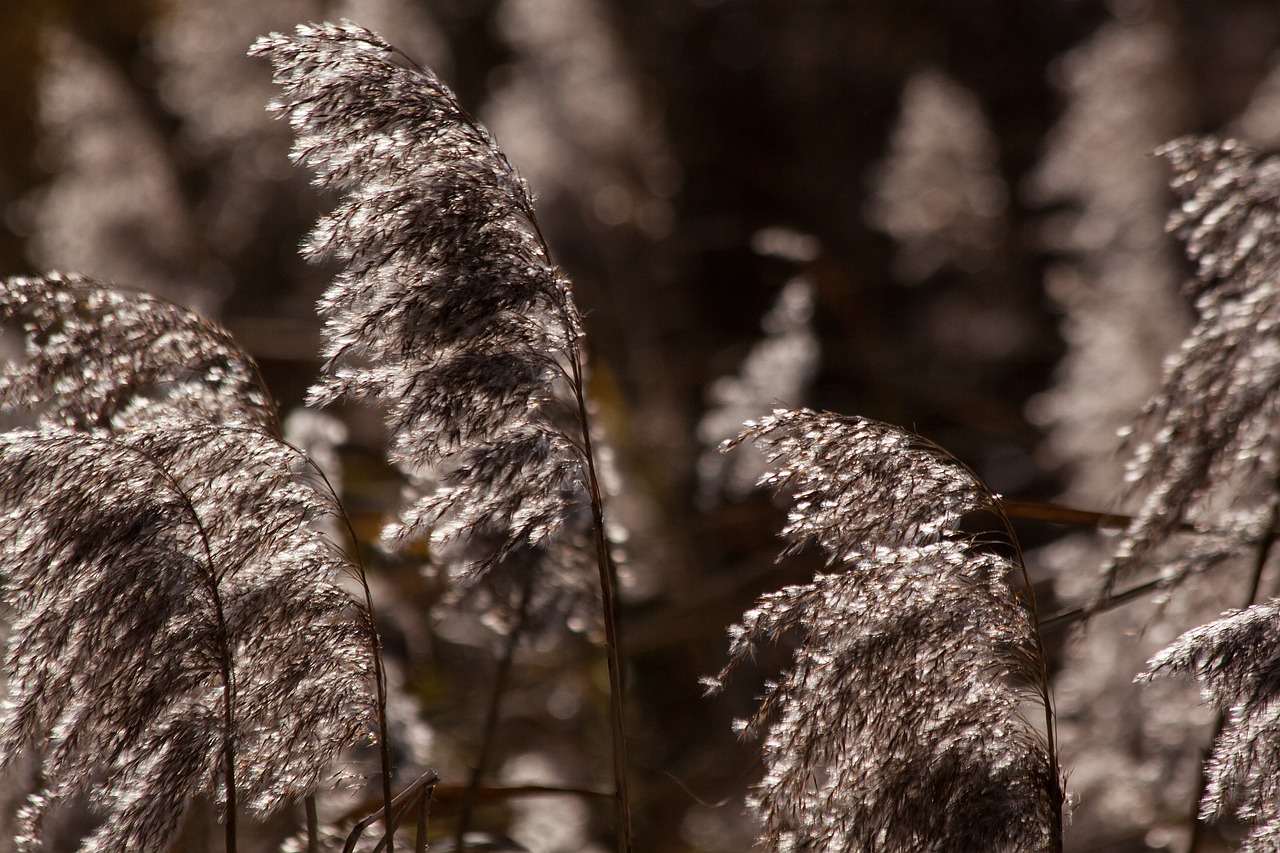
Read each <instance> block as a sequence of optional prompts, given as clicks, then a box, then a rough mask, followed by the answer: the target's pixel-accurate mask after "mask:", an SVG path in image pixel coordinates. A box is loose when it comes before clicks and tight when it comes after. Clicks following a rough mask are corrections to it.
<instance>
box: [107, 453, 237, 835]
mask: <svg viewBox="0 0 1280 853" xmlns="http://www.w3.org/2000/svg"><path fill="white" fill-rule="evenodd" d="M122 446H124V447H126V448H127V449H128V450H129V451H130V452H132V453H134V454H136V455H138V456H141V457H142V458H143V459H144V460H146V462H147V464H148V465H150V466H152V467H153V468H154V469H155V470H156V472H157V473H158V474H159V475H160V477H161V478H162V479H163V480H164V481H165V482H166V483H167V484H168V485H169V486H170V487H171V488H172V489H173V491H174V492H175V493H176V494H177V495H178V497H180V498H181V499H182V503H183V506H185V507H186V510H187V512H188V513H189V514H190V516H191V521H192V523H194V524H195V527H196V532H197V533H199V535H200V543H201V546H202V547H203V549H204V554H205V562H206V564H207V565H208V567H209V572H208V574H207V576H206V577H205V579H204V580H205V581H206V583H207V586H208V592H209V596H210V597H211V598H212V599H213V609H214V616H215V618H216V619H217V623H218V632H217V633H218V642H219V645H220V646H221V648H219V650H218V651H219V653H220V660H219V661H218V664H219V674H220V675H221V677H222V726H223V732H222V779H223V785H224V786H225V787H226V789H227V793H226V800H225V802H224V804H223V806H224V809H225V814H224V817H223V829H224V837H225V839H226V841H225V845H226V853H236V835H237V832H236V807H237V797H236V733H235V677H234V672H233V670H232V663H231V645H230V642H229V639H230V638H229V635H228V632H227V619H226V613H225V612H224V610H223V608H222V594H221V593H220V592H219V591H218V572H217V570H216V569H215V568H214V563H213V545H212V544H211V543H210V542H209V532H208V531H207V530H206V529H205V526H204V523H203V522H202V521H201V520H200V513H198V512H196V507H195V504H193V503H192V502H191V496H190V495H188V494H187V491H186V489H184V488H182V485H181V484H180V483H178V481H177V480H175V479H174V477H173V475H172V474H170V473H169V471H168V470H167V469H166V468H165V467H164V466H163V465H162V464H160V461H159V460H158V459H156V458H154V457H153V456H152V455H151V454H149V453H147V452H146V451H145V450H140V449H138V448H136V447H128V446H127V445H122Z"/></svg>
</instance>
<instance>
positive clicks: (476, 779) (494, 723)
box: [454, 572, 534, 850]
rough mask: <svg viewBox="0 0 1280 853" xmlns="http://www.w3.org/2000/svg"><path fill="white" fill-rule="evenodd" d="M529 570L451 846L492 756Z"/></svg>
mask: <svg viewBox="0 0 1280 853" xmlns="http://www.w3.org/2000/svg"><path fill="white" fill-rule="evenodd" d="M533 578H534V573H533V572H525V573H524V583H523V585H522V586H521V588H520V604H519V608H518V610H517V613H516V621H515V624H514V625H512V626H511V630H510V631H508V632H507V636H506V637H505V638H504V641H503V644H502V654H501V655H500V656H499V658H498V667H497V670H496V671H495V672H494V676H493V690H492V692H491V693H490V694H489V708H488V711H487V712H486V713H485V720H484V730H483V733H482V735H481V738H480V754H479V755H478V756H476V763H475V766H474V767H473V768H472V769H471V778H470V780H468V782H467V791H466V794H464V795H463V798H462V810H461V812H460V813H459V815H458V829H457V831H456V832H455V833H454V841H455V844H454V847H455V848H456V849H458V850H461V849H462V837H463V836H464V835H466V833H467V830H468V829H470V828H471V812H472V810H473V809H474V807H475V801H476V792H477V791H479V790H480V782H481V780H482V779H483V778H484V773H485V770H486V769H487V768H488V765H489V760H490V758H491V757H492V753H493V745H494V742H495V741H496V740H497V733H498V715H499V713H500V712H501V710H502V697H503V695H504V694H505V693H506V690H507V681H508V679H509V678H510V676H511V665H512V663H513V661H514V660H515V656H516V647H517V646H519V645H520V638H521V635H522V634H523V633H524V628H525V624H526V623H527V622H528V618H529V599H530V598H531V597H532V591H533V590H532V587H533Z"/></svg>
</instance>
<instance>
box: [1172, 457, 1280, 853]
mask: <svg viewBox="0 0 1280 853" xmlns="http://www.w3.org/2000/svg"><path fill="white" fill-rule="evenodd" d="M1277 487H1280V478H1278V479H1277ZM1277 524H1280V499H1276V500H1273V501H1272V503H1271V513H1270V516H1269V517H1268V519H1267V530H1271V531H1274V530H1275V529H1276V525H1277ZM1275 545H1276V536H1275V534H1274V533H1272V534H1270V535H1268V536H1267V538H1266V540H1265V541H1263V542H1262V543H1261V544H1260V545H1259V546H1258V550H1257V552H1256V553H1255V554H1254V559H1253V566H1252V567H1251V571H1250V573H1249V594H1248V595H1247V596H1245V599H1244V604H1243V605H1241V607H1242V608H1245V607H1251V606H1253V604H1255V603H1256V602H1257V599H1258V591H1259V589H1261V587H1262V573H1263V572H1264V571H1265V570H1266V568H1267V563H1268V562H1269V561H1270V560H1271V554H1272V552H1273V551H1274V549H1275ZM1226 725H1227V713H1226V711H1224V710H1219V711H1218V715H1217V716H1216V717H1215V718H1214V721H1213V736H1212V737H1210V738H1209V746H1208V747H1207V748H1206V749H1205V750H1204V755H1203V758H1202V759H1201V760H1200V763H1199V765H1198V767H1199V768H1200V769H1199V771H1198V778H1197V780H1196V796H1195V799H1194V800H1192V802H1191V840H1190V845H1189V846H1188V848H1187V853H1197V851H1199V850H1200V849H1201V845H1202V844H1203V842H1204V840H1205V829H1206V828H1207V824H1206V823H1205V822H1204V821H1202V820H1200V801H1201V800H1203V799H1204V792H1205V788H1206V787H1207V786H1208V784H1209V776H1208V773H1207V772H1206V766H1207V764H1208V761H1209V756H1210V755H1211V754H1212V753H1213V745H1214V744H1215V743H1217V742H1218V738H1219V737H1220V736H1221V735H1222V730H1223V729H1224V728H1226Z"/></svg>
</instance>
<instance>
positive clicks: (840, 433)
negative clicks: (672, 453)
mask: <svg viewBox="0 0 1280 853" xmlns="http://www.w3.org/2000/svg"><path fill="white" fill-rule="evenodd" d="M743 441H752V442H755V443H756V444H757V445H759V446H760V447H761V448H762V450H763V451H764V453H765V455H766V457H767V458H768V460H769V463H770V465H771V466H772V470H771V471H770V472H769V473H767V474H766V475H765V476H764V477H763V478H762V479H761V485H767V486H773V487H778V488H782V487H785V488H788V489H790V490H791V491H792V493H793V495H794V505H793V508H792V509H791V511H790V513H789V515H788V519H787V524H786V526H785V528H784V530H783V536H784V538H785V539H786V540H787V542H788V548H787V550H788V551H796V550H799V549H801V548H804V547H806V546H809V545H816V546H818V547H819V548H821V550H822V551H823V552H824V553H825V555H826V557H827V562H828V565H829V567H830V568H831V571H830V572H828V573H820V574H818V575H816V576H815V577H814V579H813V580H812V581H810V582H809V583H806V584H800V585H796V586H791V587H787V588H785V589H783V590H781V591H779V592H776V593H771V594H768V595H765V596H764V597H762V598H761V599H760V600H759V601H758V602H757V604H756V606H755V608H753V609H752V610H749V611H748V612H747V613H746V614H745V616H744V617H743V621H742V623H741V624H739V625H737V626H735V627H734V628H732V629H731V630H730V638H731V642H730V653H729V663H728V665H727V666H726V667H725V669H724V670H723V671H722V672H721V673H720V675H719V676H718V677H717V679H716V681H715V682H713V686H716V685H718V684H720V683H723V680H724V679H725V678H726V677H727V676H728V674H729V673H730V672H731V671H732V670H733V669H734V668H736V667H738V666H740V665H741V664H742V662H743V661H745V660H746V659H748V658H749V657H751V656H752V655H753V653H754V650H755V649H756V648H757V647H758V646H759V645H761V644H763V643H766V642H778V641H780V640H781V639H783V638H784V637H787V636H796V637H797V645H796V647H795V652H794V659H793V662H792V664H791V666H790V668H789V669H787V671H786V672H785V673H784V674H783V675H782V677H781V679H779V680H778V681H777V682H776V683H770V684H768V685H767V687H766V693H765V696H764V698H763V701H762V703H761V706H760V709H759V711H758V712H757V713H756V714H755V716H754V717H753V718H752V719H751V720H749V721H747V722H745V723H743V724H742V725H743V727H744V728H745V729H747V730H749V731H757V730H758V731H763V732H765V736H764V744H763V750H764V760H765V766H766V770H765V776H764V779H763V781H762V782H761V783H760V785H759V788H758V790H757V793H756V794H755V799H754V805H755V806H756V808H757V809H758V811H759V812H760V814H761V816H762V819H763V821H764V842H765V845H766V849H768V850H771V851H778V853H792V851H796V853H798V852H799V851H820V850H821V851H840V853H852V851H866V850H892V851H926V850H927V851H956V853H960V851H973V850H992V851H996V850H1009V851H1012V850H1018V851H1032V850H1060V849H1061V816H1060V813H1061V807H1062V793H1061V786H1060V780H1059V774H1058V768H1057V759H1056V756H1055V754H1054V749H1053V746H1052V736H1053V734H1052V719H1051V715H1050V714H1049V713H1048V704H1047V703H1048V695H1047V683H1046V676H1045V670H1044V657H1043V651H1042V649H1041V646H1040V642H1039V637H1038V633H1037V629H1036V624H1035V619H1034V611H1033V610H1032V609H1031V607H1030V606H1029V604H1028V602H1027V601H1025V600H1024V599H1023V598H1022V596H1021V594H1020V592H1019V591H1018V589H1017V587H1016V586H1015V585H1014V583H1013V582H1012V580H1011V577H1010V575H1011V574H1014V575H1016V574H1018V573H1020V572H1021V567H1020V565H1019V561H1018V560H1016V559H1012V558H1010V557H1008V556H1005V555H1004V554H1002V553H1001V552H1000V551H999V550H997V549H993V548H983V547H980V543H979V542H978V541H977V540H976V539H975V538H973V537H971V536H968V535H966V534H963V533H961V531H960V521H961V518H962V517H963V516H965V515H967V514H969V513H973V512H981V511H985V512H991V513H994V514H996V515H997V516H1000V514H1001V513H1000V508H999V504H998V500H997V499H996V497H995V496H994V495H992V494H991V493H990V492H989V491H988V490H987V489H986V488H985V487H983V486H982V484H981V483H980V482H979V481H978V480H977V479H976V478H975V477H974V475H973V474H972V473H971V472H970V471H969V470H968V469H966V468H965V467H964V466H962V465H961V464H960V463H958V462H957V461H956V460H955V459H954V458H952V457H950V456H949V455H948V454H946V453H945V452H944V451H942V450H941V449H939V448H937V447H936V446H933V445H931V444H929V443H927V442H925V441H924V440H922V439H919V438H917V437H915V436H912V435H910V434H908V433H906V432H903V431H901V430H899V429H896V428H894V427H890V426H888V425H886V424H881V423H877V422H875V421H871V420H867V419H863V418H848V417H839V416H835V415H829V414H821V413H815V412H812V411H808V410H794V411H787V410H778V411H775V412H774V413H773V415H771V416H769V417H767V418H764V419H762V420H760V421H759V422H756V423H751V424H748V425H747V427H746V428H745V429H744V430H743V432H742V434H741V435H740V436H739V438H738V439H736V440H735V441H733V442H730V443H729V446H732V445H733V444H736V443H739V442H743ZM1035 704H1039V705H1040V706H1041V707H1042V709H1043V710H1044V711H1045V712H1046V723H1047V725H1048V731H1047V734H1046V733H1042V732H1040V731H1038V730H1037V729H1035V728H1034V727H1032V726H1031V725H1029V724H1028V723H1027V722H1026V721H1025V720H1024V719H1023V717H1022V713H1023V711H1024V709H1025V708H1026V707H1028V706H1031V705H1035ZM1046 738H1047V740H1046Z"/></svg>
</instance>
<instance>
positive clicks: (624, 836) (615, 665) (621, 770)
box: [572, 344, 631, 853]
mask: <svg viewBox="0 0 1280 853" xmlns="http://www.w3.org/2000/svg"><path fill="white" fill-rule="evenodd" d="M572 372H573V393H574V396H575V398H576V399H575V402H576V403H577V407H578V411H577V416H578V423H579V425H580V426H581V428H582V442H583V449H584V450H585V451H586V453H585V455H586V463H587V489H588V492H589V493H590V497H591V520H592V526H593V527H594V534H595V546H596V565H597V567H598V568H599V571H600V596H601V601H602V609H603V611H604V638H605V639H604V645H605V654H606V656H607V658H608V664H609V711H610V716H611V722H612V730H613V781H614V788H615V794H614V803H615V809H616V817H617V822H618V853H631V796H630V787H629V785H628V783H627V769H628V763H627V736H626V722H625V714H624V712H623V705H624V703H623V697H624V690H625V684H624V683H623V678H622V655H621V649H620V641H619V636H618V635H619V632H618V578H617V569H616V567H615V566H614V564H613V559H612V557H610V555H609V542H608V540H607V538H606V537H605V528H604V500H603V496H602V492H601V489H600V481H599V478H598V477H597V476H596V465H595V454H594V452H593V451H592V446H591V429H590V427H589V425H588V417H587V402H586V396H585V393H584V391H583V387H582V386H583V371H582V358H581V355H580V353H579V350H578V347H577V345H576V344H575V346H574V347H573V351H572Z"/></svg>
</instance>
